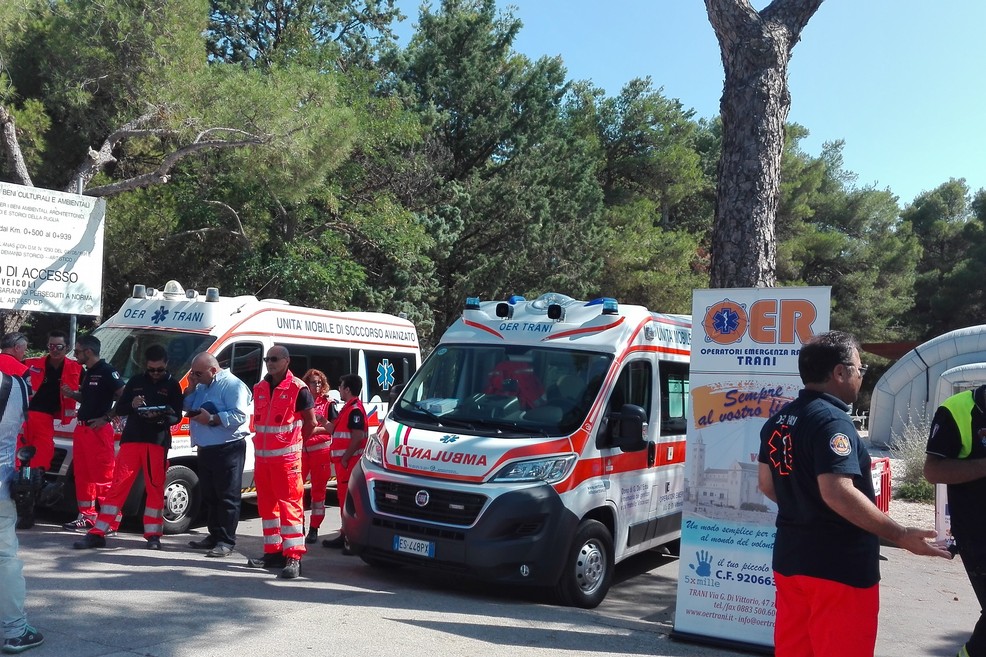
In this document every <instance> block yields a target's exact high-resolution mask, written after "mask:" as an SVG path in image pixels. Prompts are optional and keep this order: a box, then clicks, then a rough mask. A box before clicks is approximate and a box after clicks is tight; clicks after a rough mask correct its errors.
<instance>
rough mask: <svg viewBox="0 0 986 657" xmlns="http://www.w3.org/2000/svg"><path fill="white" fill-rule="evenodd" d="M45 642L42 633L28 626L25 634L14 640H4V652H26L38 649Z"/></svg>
mask: <svg viewBox="0 0 986 657" xmlns="http://www.w3.org/2000/svg"><path fill="white" fill-rule="evenodd" d="M44 642H45V638H44V637H43V636H41V632H38V631H37V630H36V629H34V628H33V627H31V626H30V625H28V626H27V628H26V629H25V630H24V634H22V635H20V636H18V637H14V638H13V639H5V640H4V642H3V651H4V652H10V653H16V652H24V651H25V650H29V649H31V648H36V647H37V646H40V645H41V644H42V643H44Z"/></svg>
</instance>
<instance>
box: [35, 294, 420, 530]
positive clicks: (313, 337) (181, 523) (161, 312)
mask: <svg viewBox="0 0 986 657" xmlns="http://www.w3.org/2000/svg"><path fill="white" fill-rule="evenodd" d="M93 335H95V336H96V337H97V338H99V340H100V342H101V343H102V348H101V354H100V356H101V357H102V358H104V359H105V360H106V361H107V362H108V363H110V364H111V365H112V366H113V367H115V368H116V369H117V371H119V372H120V374H121V376H122V377H123V379H124V380H127V379H129V378H130V377H131V376H134V375H135V374H139V373H141V372H143V371H144V366H145V363H144V352H145V351H146V349H147V348H148V347H149V346H151V345H161V346H162V347H164V348H165V349H166V350H167V352H168V368H169V370H170V371H171V373H172V374H173V375H174V376H175V377H177V378H178V379H180V380H181V382H182V388H185V387H187V385H188V376H187V375H188V369H189V366H190V365H191V361H192V358H193V357H194V356H195V355H197V354H199V353H202V352H209V353H212V354H214V355H215V356H216V359H217V360H218V361H219V364H220V366H221V367H223V368H224V369H228V370H230V371H231V372H232V373H233V374H234V375H236V376H237V377H239V379H240V380H242V381H243V383H245V384H246V385H247V386H248V387H249V388H250V389H252V388H253V386H254V385H255V384H256V383H257V382H258V381H260V379H261V378H262V377H263V376H264V375H265V374H266V371H265V370H264V368H263V357H264V354H265V353H267V350H268V349H270V348H271V347H272V346H273V345H275V344H280V345H284V346H285V347H287V349H288V352H289V353H290V355H291V365H290V367H291V371H292V372H293V373H294V374H295V375H296V376H299V377H300V376H302V375H303V374H304V373H305V371H306V370H308V369H309V368H316V369H319V370H322V371H323V372H325V374H326V376H327V377H328V379H329V383H330V385H331V386H332V388H333V390H334V389H335V388H336V387H337V385H338V383H339V379H340V377H342V376H343V375H344V374H348V373H356V374H359V375H360V377H362V379H363V382H364V386H363V393H362V399H363V402H364V404H365V405H366V409H367V418H368V426H369V427H370V428H371V430H374V429H373V428H374V427H375V426H377V425H379V424H380V419H381V418H382V417H383V416H384V414H385V413H386V411H387V400H388V399H389V396H390V393H391V390H392V389H393V388H394V386H396V385H400V384H402V383H405V382H407V381H408V379H409V378H410V376H411V374H412V373H413V372H414V371H415V369H416V368H417V366H418V364H419V363H420V360H421V356H420V351H419V349H418V336H417V333H416V332H415V329H414V325H413V324H412V323H411V322H409V321H408V320H407V319H404V318H401V317H395V316H392V315H386V314H382V313H370V312H334V311H328V310H318V309H315V308H302V307H298V306H292V305H289V304H288V303H287V302H285V301H281V300H278V299H264V300H260V299H257V298H256V297H254V296H237V297H223V296H220V294H219V290H218V289H217V288H214V287H210V288H208V289H207V290H206V291H205V294H199V293H198V292H197V291H196V290H185V289H184V288H183V287H182V286H181V284H179V283H178V282H177V281H168V283H167V284H166V285H165V286H164V288H163V289H160V290H158V289H155V288H151V287H147V286H144V285H135V286H134V288H133V294H132V295H131V297H130V298H129V299H127V301H126V302H125V303H124V304H123V307H122V308H120V310H119V311H118V312H117V313H116V314H115V315H113V316H112V317H110V318H109V319H108V320H107V321H106V322H104V323H103V324H102V325H101V326H100V327H99V328H97V329H96V330H95V331H94V333H93ZM74 424H75V423H74V421H73V422H72V423H71V424H69V425H61V424H58V423H56V424H55V427H56V435H55V458H54V460H53V462H52V468H51V472H50V473H49V474H48V475H47V476H48V478H49V481H54V482H61V483H63V484H65V485H63V486H62V490H63V491H64V492H65V494H66V497H68V498H71V497H74V484H73V483H72V430H73V429H74ZM172 434H173V435H172V447H171V451H170V452H169V453H168V461H169V467H168V470H167V481H166V484H165V504H164V517H165V533H168V534H175V533H181V532H184V531H186V530H187V529H188V527H189V525H190V524H191V523H192V521H193V520H194V519H195V517H196V515H197V514H198V510H199V503H200V499H201V496H200V492H199V489H198V476H197V474H196V473H197V472H198V463H197V455H196V449H195V448H194V447H192V445H191V441H190V438H189V434H188V420H187V419H183V420H182V422H181V423H180V424H178V425H176V426H175V427H173V428H172ZM255 493H256V489H255V488H254V485H253V444H252V441H251V440H247V459H246V468H245V469H244V473H243V494H244V496H246V497H248V498H249V497H251V496H253V495H255ZM142 497H143V485H142V482H141V485H140V486H135V487H134V490H133V491H132V492H131V496H130V499H129V500H128V503H127V505H126V506H125V509H124V510H125V513H127V514H128V515H133V514H137V513H140V512H141V511H142V508H143V503H142ZM68 502H70V503H71V499H70V500H68Z"/></svg>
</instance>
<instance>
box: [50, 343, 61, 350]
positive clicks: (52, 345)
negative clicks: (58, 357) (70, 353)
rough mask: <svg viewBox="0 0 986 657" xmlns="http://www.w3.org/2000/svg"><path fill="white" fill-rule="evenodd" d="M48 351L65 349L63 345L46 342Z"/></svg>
mask: <svg viewBox="0 0 986 657" xmlns="http://www.w3.org/2000/svg"><path fill="white" fill-rule="evenodd" d="M48 351H65V345H63V344H54V343H52V342H49V343H48Z"/></svg>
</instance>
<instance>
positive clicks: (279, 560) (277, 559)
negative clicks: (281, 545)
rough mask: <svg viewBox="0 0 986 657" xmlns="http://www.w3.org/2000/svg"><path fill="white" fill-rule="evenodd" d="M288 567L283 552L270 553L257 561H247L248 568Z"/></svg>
mask: <svg viewBox="0 0 986 657" xmlns="http://www.w3.org/2000/svg"><path fill="white" fill-rule="evenodd" d="M287 565H288V560H287V557H285V556H284V553H283V552H271V553H269V554H265V555H264V556H262V557H260V558H259V559H247V567H249V568H284V567H286V566H287Z"/></svg>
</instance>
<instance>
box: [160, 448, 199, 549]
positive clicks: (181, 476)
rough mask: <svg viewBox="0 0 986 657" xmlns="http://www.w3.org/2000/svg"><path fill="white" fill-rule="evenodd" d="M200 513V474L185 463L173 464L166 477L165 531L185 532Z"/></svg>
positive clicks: (167, 532)
mask: <svg viewBox="0 0 986 657" xmlns="http://www.w3.org/2000/svg"><path fill="white" fill-rule="evenodd" d="M198 515H199V477H198V475H197V474H195V472H194V471H193V470H192V469H191V468H187V467H185V466H184V465H173V466H171V467H170V468H168V474H167V475H166V476H165V478H164V533H165V534H184V533H185V532H187V531H188V528H189V527H191V525H192V521H193V520H195V518H196V517H198Z"/></svg>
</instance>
